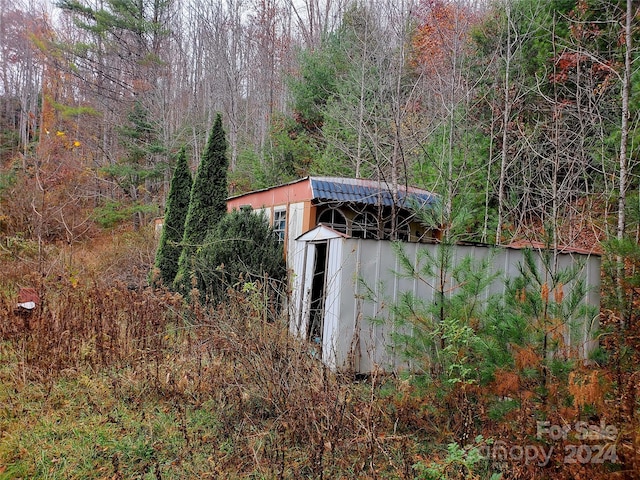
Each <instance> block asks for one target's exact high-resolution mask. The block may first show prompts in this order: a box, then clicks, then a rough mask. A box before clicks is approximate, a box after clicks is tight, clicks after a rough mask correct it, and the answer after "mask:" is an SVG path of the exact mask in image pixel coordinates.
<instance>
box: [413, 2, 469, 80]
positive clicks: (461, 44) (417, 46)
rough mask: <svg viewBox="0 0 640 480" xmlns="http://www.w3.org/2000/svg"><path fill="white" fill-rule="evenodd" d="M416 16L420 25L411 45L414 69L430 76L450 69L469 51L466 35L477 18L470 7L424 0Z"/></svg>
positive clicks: (467, 35) (467, 36)
mask: <svg viewBox="0 0 640 480" xmlns="http://www.w3.org/2000/svg"><path fill="white" fill-rule="evenodd" d="M417 16H418V21H419V25H418V28H417V30H416V33H415V35H414V36H413V39H412V41H411V44H412V47H413V50H414V58H413V61H412V62H413V64H414V66H416V67H421V68H423V69H425V70H426V71H427V73H431V74H434V73H437V72H438V71H440V70H443V69H444V70H446V69H449V68H450V67H451V65H450V63H451V61H452V59H453V57H455V56H456V55H460V54H462V53H464V52H465V51H468V49H469V48H470V43H469V42H468V39H469V34H470V31H471V27H472V26H473V25H474V24H475V23H477V22H478V16H477V14H476V13H475V12H474V11H473V10H472V8H471V7H470V6H469V5H464V4H456V3H451V2H445V1H440V0H427V1H424V2H422V3H421V5H420V6H419V7H418V13H417ZM453 61H455V60H453Z"/></svg>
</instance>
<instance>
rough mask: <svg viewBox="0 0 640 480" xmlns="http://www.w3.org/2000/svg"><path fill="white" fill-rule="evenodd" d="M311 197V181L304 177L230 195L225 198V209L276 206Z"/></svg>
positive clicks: (306, 199)
mask: <svg viewBox="0 0 640 480" xmlns="http://www.w3.org/2000/svg"><path fill="white" fill-rule="evenodd" d="M311 197H312V192H311V182H310V181H309V180H308V179H304V180H301V181H300V182H296V183H291V184H288V185H281V186H278V187H273V188H268V189H265V190H259V191H257V192H250V193H247V194H244V195H239V196H237V197H232V198H230V199H228V200H227V210H228V211H232V210H234V209H235V210H239V209H240V207H243V206H246V205H249V206H251V207H252V208H253V209H259V208H264V207H267V208H268V207H277V206H281V205H288V204H290V203H297V202H305V201H310V200H311ZM305 210H306V209H305Z"/></svg>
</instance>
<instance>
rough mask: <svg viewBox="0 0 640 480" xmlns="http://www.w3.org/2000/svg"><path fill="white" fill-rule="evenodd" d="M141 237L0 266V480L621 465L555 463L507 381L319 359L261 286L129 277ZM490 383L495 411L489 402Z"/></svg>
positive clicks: (534, 473) (608, 468) (463, 472)
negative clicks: (217, 299) (206, 291)
mask: <svg viewBox="0 0 640 480" xmlns="http://www.w3.org/2000/svg"><path fill="white" fill-rule="evenodd" d="M147 244H148V240H145V239H144V238H143V239H142V240H141V241H138V240H136V239H135V238H133V237H131V241H127V242H122V241H121V239H119V240H118V241H117V242H114V245H116V247H117V249H118V254H117V255H116V254H115V253H110V252H109V251H108V248H106V247H104V248H105V250H104V251H103V252H102V255H101V257H100V258H102V261H104V262H108V267H109V268H108V270H105V269H104V268H102V267H101V266H100V265H97V267H96V269H95V270H94V269H90V268H88V267H87V265H88V264H87V262H82V263H81V264H82V265H83V268H80V267H78V263H72V262H67V263H65V262H62V261H60V260H59V259H60V258H67V257H64V255H62V254H61V253H60V252H55V254H52V253H51V252H49V253H48V255H50V257H49V258H53V259H54V260H50V263H49V264H46V265H44V266H45V268H40V269H39V270H38V271H35V272H34V269H29V268H26V267H24V264H19V263H18V261H16V263H15V265H13V266H10V264H9V263H8V262H5V263H3V264H2V268H3V270H4V271H5V272H7V275H5V277H4V278H3V280H2V282H0V480H4V479H19V478H23V479H27V478H28V479H45V478H46V479H134V478H141V479H142V478H144V479H147V478H148V479H190V478H193V479H196V478H228V479H235V478H238V479H239V478H256V479H257V478H261V479H301V478H312V479H330V478H331V479H333V478H345V479H346V478H349V479H351V478H363V479H364V478H373V479H396V478H407V479H408V478H420V479H463V478H477V479H497V478H503V479H507V478H528V479H535V478H539V479H542V478H554V479H565V478H566V479H568V478H605V476H606V475H610V478H633V475H634V472H635V471H637V470H633V469H634V468H635V467H634V464H633V463H631V462H629V461H628V460H626V462H627V463H626V465H623V464H621V463H617V464H613V463H612V462H608V463H606V464H602V463H601V464H597V463H593V462H590V463H580V464H567V463H566V462H565V461H564V460H566V449H565V448H566V445H565V444H566V443H567V442H570V441H571V438H569V439H568V440H567V441H564V440H563V439H559V440H557V441H555V442H549V441H548V440H549V439H548V438H544V439H542V441H540V440H539V439H536V438H535V433H536V431H535V417H534V415H535V405H534V404H532V402H531V400H530V399H527V398H525V397H524V396H523V395H521V394H520V393H519V392H518V390H517V389H511V390H508V391H499V389H497V387H495V386H488V387H487V388H486V389H483V388H481V387H480V386H478V385H466V384H465V385H462V386H461V387H460V388H459V389H449V390H447V391H446V392H447V393H442V392H445V390H443V389H439V388H438V385H434V384H426V383H424V378H421V377H418V376H406V377H398V376H391V375H382V374H373V375H371V376H370V377H368V378H366V379H356V378H354V377H353V376H352V375H348V374H344V375H336V374H334V373H332V372H330V371H328V370H327V369H326V368H325V367H324V366H323V365H322V363H321V362H319V361H318V360H317V359H316V358H314V354H313V350H312V349H311V348H310V347H309V345H308V344H306V343H304V342H300V341H298V340H296V339H294V338H292V337H291V336H290V335H289V331H288V328H287V325H286V318H285V312H283V309H281V308H276V307H275V306H274V305H276V304H278V302H279V301H278V299H277V298H274V297H272V296H271V295H270V294H269V292H267V291H266V289H264V288H262V285H261V284H260V283H259V281H256V282H247V283H246V284H245V285H244V288H242V289H239V291H236V290H229V292H228V296H227V300H226V301H225V302H224V303H223V304H221V305H219V306H217V307H216V308H205V307H202V306H200V305H199V304H198V302H197V292H195V291H194V292H192V295H191V300H192V303H191V304H186V303H185V302H184V300H183V298H182V297H181V296H179V295H177V294H174V293H171V292H167V291H163V290H157V289H151V288H149V287H146V286H145V285H144V283H145V282H144V279H145V278H147V277H146V274H145V272H141V273H140V274H138V275H137V276H136V275H133V276H128V275H124V272H125V271H126V272H132V271H134V270H135V268H131V267H132V266H133V267H136V266H137V265H143V264H144V263H145V262H147V261H148V265H151V264H152V255H151V253H152V252H153V249H152V248H149V249H148V252H149V254H147V253H144V252H145V250H143V249H142V248H141V245H142V246H146V245H147ZM127 249H129V250H128V251H127ZM141 252H143V253H141ZM74 255H75V258H76V259H81V258H86V257H85V255H84V254H82V252H79V251H78V252H75V254H74ZM21 261H22V260H21ZM95 261H96V262H97V263H99V261H100V260H95ZM76 262H77V260H76ZM20 265H22V266H20ZM70 265H73V266H70ZM32 266H33V265H32ZM105 271H109V272H112V273H113V274H112V275H105V274H104V272H105ZM20 286H31V287H34V288H36V290H37V292H38V294H39V296H40V303H39V306H38V308H37V309H36V310H35V311H34V312H33V313H32V314H30V315H25V314H23V313H20V312H18V311H16V309H15V303H16V295H17V292H18V287H20ZM265 306H266V307H265ZM503 376H504V377H505V378H507V376H505V375H503ZM503 380H504V379H503ZM496 381H497V380H496ZM502 383H504V381H503V382H502ZM496 391H499V392H498V393H500V395H501V396H502V398H503V400H502V401H501V402H499V403H498V405H500V406H503V407H504V408H503V409H502V410H503V411H501V412H496V411H494V410H495V408H494V410H490V409H489V408H488V406H489V405H494V406H495V405H496V402H495V399H496ZM505 392H506V393H505ZM507 394H508V398H507V397H506V395H507ZM489 398H490V399H491V402H489V401H488V399H489ZM470 399H473V402H471V401H470ZM471 403H473V404H472V405H471ZM456 405H466V406H467V407H469V408H464V409H463V408H458V409H456ZM558 412H559V413H558V414H557V415H556V417H555V418H550V419H549V420H550V424H551V425H553V424H555V423H558V422H560V420H561V418H560V417H561V415H562V412H561V410H558ZM463 431H464V432H467V433H468V434H469V435H468V436H466V437H465V438H466V440H465V439H463V438H462V436H461V432H463ZM545 441H546V442H547V443H545ZM498 445H501V446H507V447H510V448H511V447H515V446H527V445H528V446H531V445H533V446H535V447H536V448H538V449H539V448H540V447H544V448H546V451H549V448H548V447H550V446H553V447H554V453H553V456H552V457H551V458H550V463H549V464H547V465H546V466H542V465H541V461H542V460H543V459H541V458H535V459H533V458H530V459H522V458H521V459H518V458H514V457H513V455H512V456H511V458H499V457H498V456H496V455H491V454H492V453H495V452H500V451H501V450H498V448H497V446H498ZM632 447H633V445H632V444H628V443H627V444H624V443H622V442H620V443H619V445H618V448H619V449H618V452H619V455H620V458H621V459H623V460H624V459H633V458H636V457H637V456H633V448H632ZM538 451H541V450H538ZM483 452H484V453H485V455H484V456H483V455H482V453H483ZM487 452H489V453H490V456H489V457H487V456H486V453H487ZM627 466H628V470H627V472H628V474H627V473H625V471H624V468H626V467H627ZM630 475H631V476H630Z"/></svg>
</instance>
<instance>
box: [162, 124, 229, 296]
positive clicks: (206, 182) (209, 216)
mask: <svg viewBox="0 0 640 480" xmlns="http://www.w3.org/2000/svg"><path fill="white" fill-rule="evenodd" d="M226 153H227V141H226V138H225V133H224V130H223V128H222V116H221V115H220V114H218V115H216V119H215V122H214V124H213V128H212V129H211V135H210V136H209V141H208V142H207V148H206V149H205V152H204V154H203V156H202V161H201V162H200V165H199V166H198V170H197V171H196V176H195V179H194V181H193V187H192V189H191V198H190V200H189V210H188V212H187V217H186V219H185V225H184V235H183V238H182V245H183V246H182V253H181V254H180V259H179V261H178V272H177V274H176V278H175V279H174V288H175V289H176V290H178V291H180V292H182V293H186V292H188V291H189V288H190V282H191V277H192V273H193V265H192V264H193V257H194V255H195V253H196V251H197V249H198V247H199V246H200V245H201V244H202V243H203V242H204V239H205V237H206V235H207V233H208V232H209V231H210V230H211V229H212V228H213V227H214V226H215V225H216V224H217V223H218V222H219V221H220V219H221V218H222V217H223V216H224V214H225V213H226V211H227V169H228V167H229V161H228V159H227V155H226Z"/></svg>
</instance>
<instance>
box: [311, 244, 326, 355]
mask: <svg viewBox="0 0 640 480" xmlns="http://www.w3.org/2000/svg"><path fill="white" fill-rule="evenodd" d="M314 246H315V249H314V250H315V261H314V265H313V279H312V281H311V302H310V306H309V324H308V328H307V339H309V341H310V342H311V344H312V345H313V346H314V348H315V349H316V352H317V354H318V357H320V358H321V357H322V332H323V330H324V299H325V286H326V269H327V250H328V249H327V242H321V243H315V244H314Z"/></svg>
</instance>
